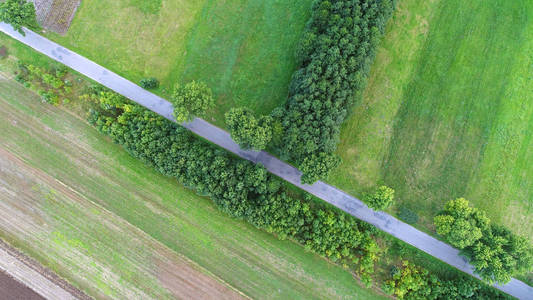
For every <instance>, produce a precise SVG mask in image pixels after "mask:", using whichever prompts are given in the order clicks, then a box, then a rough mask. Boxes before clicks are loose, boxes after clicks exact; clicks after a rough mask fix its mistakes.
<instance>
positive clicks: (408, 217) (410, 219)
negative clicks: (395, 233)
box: [398, 206, 418, 224]
mask: <svg viewBox="0 0 533 300" xmlns="http://www.w3.org/2000/svg"><path fill="white" fill-rule="evenodd" d="M398 217H399V218H400V219H402V220H403V221H404V222H406V223H409V224H416V223H417V222H418V215H417V214H416V213H415V212H414V211H412V210H410V209H409V208H408V207H406V206H401V207H400V209H399V211H398Z"/></svg>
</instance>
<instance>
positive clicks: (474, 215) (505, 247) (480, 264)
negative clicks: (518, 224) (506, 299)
mask: <svg viewBox="0 0 533 300" xmlns="http://www.w3.org/2000/svg"><path fill="white" fill-rule="evenodd" d="M434 222H435V226H436V228H437V233H439V234H440V235H442V236H443V237H444V238H445V239H446V240H447V241H448V242H449V243H450V244H452V245H453V246H455V247H457V248H459V249H462V250H463V253H464V254H466V255H467V256H468V257H469V258H470V260H471V264H472V265H473V266H474V267H475V268H476V273H477V274H479V275H480V276H481V277H482V278H483V279H484V280H486V281H487V282H489V283H493V282H498V283H507V282H509V281H510V280H511V276H513V275H517V274H523V273H526V272H529V271H531V270H532V267H533V249H531V248H530V246H529V244H528V242H527V240H526V239H525V238H523V237H519V236H516V235H514V234H513V233H512V232H510V231H509V230H507V229H506V228H504V227H501V226H497V225H494V224H490V220H489V219H488V218H487V216H486V215H485V213H484V212H482V211H479V210H478V209H476V208H472V207H470V206H469V204H468V201H467V200H465V199H464V198H459V199H456V200H450V201H448V203H446V206H445V209H444V211H443V212H442V213H440V214H439V215H438V216H436V217H435V219H434Z"/></svg>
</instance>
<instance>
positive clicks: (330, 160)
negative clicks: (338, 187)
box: [300, 152, 341, 184]
mask: <svg viewBox="0 0 533 300" xmlns="http://www.w3.org/2000/svg"><path fill="white" fill-rule="evenodd" d="M340 162H341V160H340V158H339V157H338V156H336V155H335V154H331V153H326V152H321V153H319V154H318V155H316V154H312V155H310V156H308V157H306V158H305V159H304V161H303V163H302V164H301V165H300V171H302V173H303V174H302V179H301V180H302V183H306V184H312V183H314V182H315V181H317V180H319V179H326V178H328V176H329V173H331V170H333V169H335V168H336V167H338V166H339V164H340Z"/></svg>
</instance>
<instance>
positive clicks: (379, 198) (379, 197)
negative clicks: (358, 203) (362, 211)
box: [365, 185, 394, 210]
mask: <svg viewBox="0 0 533 300" xmlns="http://www.w3.org/2000/svg"><path fill="white" fill-rule="evenodd" d="M393 201H394V190H393V189H391V188H390V187H387V186H384V185H383V186H380V187H379V188H377V189H376V190H375V191H374V193H373V194H370V195H367V196H366V197H365V202H366V204H367V205H368V207H370V208H372V209H375V210H384V209H386V208H388V207H390V206H391V205H392V203H393Z"/></svg>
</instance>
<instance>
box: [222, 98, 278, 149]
mask: <svg viewBox="0 0 533 300" xmlns="http://www.w3.org/2000/svg"><path fill="white" fill-rule="evenodd" d="M225 117H226V124H227V125H228V129H229V131H230V133H231V138H232V139H233V140H234V141H235V142H236V143H237V144H239V145H240V146H241V147H243V148H245V149H254V150H263V149H265V148H266V146H267V145H268V143H269V142H270V140H271V139H272V127H271V124H272V118H271V117H269V116H262V117H260V118H259V119H257V118H256V117H255V116H254V113H253V112H252V111H251V110H249V109H247V108H242V107H239V108H233V109H231V110H230V111H228V112H227V113H226V115H225Z"/></svg>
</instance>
